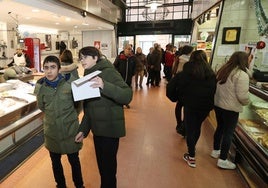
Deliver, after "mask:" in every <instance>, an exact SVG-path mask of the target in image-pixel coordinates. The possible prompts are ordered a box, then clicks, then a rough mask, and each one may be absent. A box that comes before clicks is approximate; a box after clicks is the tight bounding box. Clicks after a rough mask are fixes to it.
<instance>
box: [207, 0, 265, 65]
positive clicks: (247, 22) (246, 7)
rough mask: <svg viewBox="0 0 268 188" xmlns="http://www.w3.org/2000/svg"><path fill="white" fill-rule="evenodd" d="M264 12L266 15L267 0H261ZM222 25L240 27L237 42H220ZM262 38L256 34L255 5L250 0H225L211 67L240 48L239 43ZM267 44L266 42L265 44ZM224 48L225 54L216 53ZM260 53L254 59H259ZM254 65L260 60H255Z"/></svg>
mask: <svg viewBox="0 0 268 188" xmlns="http://www.w3.org/2000/svg"><path fill="white" fill-rule="evenodd" d="M261 3H262V6H263V9H264V12H265V14H266V16H268V1H261ZM224 27H241V33H240V40H239V44H222V35H223V28H224ZM260 40H263V37H262V36H260V35H259V34H258V25H257V18H256V15H255V6H254V2H253V1H252V0H243V1H237V0H225V1H224V7H223V12H222V18H221V23H220V28H219V33H218V37H217V40H216V49H215V52H214V57H213V60H212V68H213V69H214V70H215V69H218V67H220V66H221V65H222V64H223V63H225V59H226V57H227V56H228V51H229V52H234V51H238V50H240V45H241V44H248V43H257V42H258V41H260ZM266 46H268V44H266ZM223 48H226V55H218V54H220V53H222V52H223V50H222V49H223ZM261 58H262V54H261V55H259V56H258V57H255V59H258V60H259V61H261ZM255 63H256V66H259V65H258V64H259V63H260V62H258V61H255Z"/></svg>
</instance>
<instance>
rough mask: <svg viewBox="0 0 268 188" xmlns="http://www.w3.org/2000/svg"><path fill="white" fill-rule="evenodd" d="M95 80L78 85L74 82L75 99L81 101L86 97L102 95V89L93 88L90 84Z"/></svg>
mask: <svg viewBox="0 0 268 188" xmlns="http://www.w3.org/2000/svg"><path fill="white" fill-rule="evenodd" d="M92 83H93V82H90V81H88V82H84V84H81V85H76V84H75V83H74V82H72V84H71V85H72V91H73V97H74V101H81V100H84V99H90V98H94V97H100V89H99V88H92V87H91V86H90V85H91V84H92Z"/></svg>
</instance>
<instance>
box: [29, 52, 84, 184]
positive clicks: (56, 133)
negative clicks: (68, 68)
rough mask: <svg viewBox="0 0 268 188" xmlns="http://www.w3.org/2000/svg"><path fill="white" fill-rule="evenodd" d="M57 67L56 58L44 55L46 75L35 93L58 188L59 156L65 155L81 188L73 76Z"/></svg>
mask: <svg viewBox="0 0 268 188" xmlns="http://www.w3.org/2000/svg"><path fill="white" fill-rule="evenodd" d="M60 68H61V64H60V60H59V59H58V57H56V56H47V57H46V58H45V59H44V62H43V69H44V73H45V77H43V78H41V79H39V80H38V81H37V83H36V86H35V91H34V93H35V94H36V98H37V105H38V107H39V109H40V110H41V111H43V112H44V122H43V126H44V137H45V147H46V148H47V149H48V151H49V154H50V158H51V161H52V169H53V174H54V178H55V181H56V183H57V187H60V188H66V182H65V177H64V173H63V168H62V164H61V156H62V155H63V154H67V157H68V160H69V163H70V164H71V166H72V177H73V181H74V184H75V187H76V188H82V187H84V186H83V179H82V172H81V165H80V160H79V150H80V149H81V148H82V143H76V142H75V136H76V134H77V132H78V129H79V121H78V113H77V111H76V108H75V105H74V101H73V95H72V90H71V82H72V81H73V80H75V79H76V78H75V77H72V76H71V74H66V75H64V76H63V75H62V74H60V73H59V70H60Z"/></svg>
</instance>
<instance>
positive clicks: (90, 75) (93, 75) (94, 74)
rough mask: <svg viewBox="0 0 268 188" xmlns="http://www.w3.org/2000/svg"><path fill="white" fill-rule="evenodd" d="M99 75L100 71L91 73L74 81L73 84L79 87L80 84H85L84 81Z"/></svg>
mask: <svg viewBox="0 0 268 188" xmlns="http://www.w3.org/2000/svg"><path fill="white" fill-rule="evenodd" d="M100 73H101V71H99V70H97V71H95V72H92V73H90V74H88V75H86V76H84V77H82V78H79V79H77V80H75V81H73V82H74V83H75V84H76V85H80V84H82V83H83V82H86V81H88V80H90V79H91V78H93V77H95V76H97V75H98V74H100Z"/></svg>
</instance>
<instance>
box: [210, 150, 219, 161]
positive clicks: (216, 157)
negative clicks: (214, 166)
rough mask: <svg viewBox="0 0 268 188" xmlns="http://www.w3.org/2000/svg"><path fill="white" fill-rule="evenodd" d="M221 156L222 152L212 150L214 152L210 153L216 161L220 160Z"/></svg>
mask: <svg viewBox="0 0 268 188" xmlns="http://www.w3.org/2000/svg"><path fill="white" fill-rule="evenodd" d="M220 154H221V150H212V152H211V153H210V156H211V157H213V158H215V159H218V158H219V156H220Z"/></svg>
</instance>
